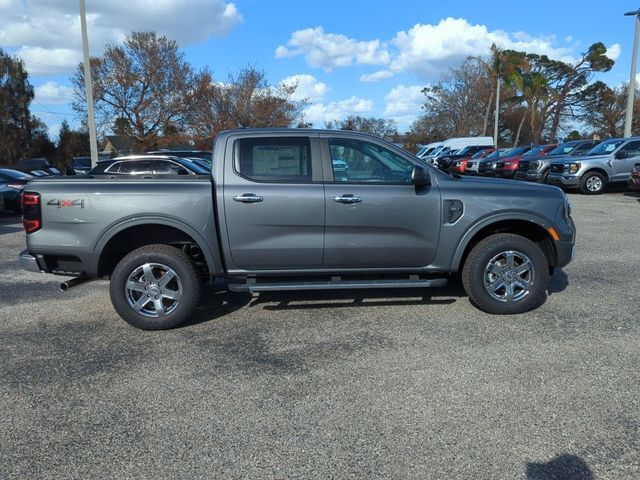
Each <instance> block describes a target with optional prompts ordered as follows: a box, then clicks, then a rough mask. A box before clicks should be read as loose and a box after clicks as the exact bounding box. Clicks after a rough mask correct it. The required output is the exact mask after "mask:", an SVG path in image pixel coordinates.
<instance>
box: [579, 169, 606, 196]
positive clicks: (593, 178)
mask: <svg viewBox="0 0 640 480" xmlns="http://www.w3.org/2000/svg"><path fill="white" fill-rule="evenodd" d="M604 186H605V179H604V176H603V175H602V174H601V173H598V172H587V173H585V174H584V175H583V176H582V179H581V180H580V191H581V192H582V193H584V194H585V195H597V194H599V193H602V190H604Z"/></svg>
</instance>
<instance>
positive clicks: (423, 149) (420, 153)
mask: <svg viewBox="0 0 640 480" xmlns="http://www.w3.org/2000/svg"><path fill="white" fill-rule="evenodd" d="M427 150H429V147H422V148H421V149H420V150H418V151H417V152H416V157H421V156H422V155H424V154H425V153H426V152H427Z"/></svg>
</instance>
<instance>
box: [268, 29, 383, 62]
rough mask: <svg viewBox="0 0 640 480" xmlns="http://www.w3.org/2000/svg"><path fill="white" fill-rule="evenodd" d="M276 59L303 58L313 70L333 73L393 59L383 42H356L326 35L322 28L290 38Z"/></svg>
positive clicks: (309, 30)
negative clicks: (320, 69) (355, 66)
mask: <svg viewBox="0 0 640 480" xmlns="http://www.w3.org/2000/svg"><path fill="white" fill-rule="evenodd" d="M275 55H276V58H286V57H295V56H299V55H304V57H305V59H306V60H307V63H308V64H309V65H311V66H312V67H320V68H323V69H324V70H325V71H327V72H330V71H331V70H333V69H334V68H336V67H348V66H351V65H354V64H359V65H386V64H388V63H389V60H390V56H389V52H388V51H387V49H386V45H385V44H383V43H382V42H381V41H380V40H370V41H365V42H361V41H357V40H354V39H352V38H349V37H346V36H345V35H340V34H335V33H325V32H324V29H323V28H322V27H316V28H306V29H304V30H298V31H295V32H293V33H292V34H291V38H290V39H289V41H288V42H287V45H286V46H284V45H280V46H279V47H278V48H276V52H275Z"/></svg>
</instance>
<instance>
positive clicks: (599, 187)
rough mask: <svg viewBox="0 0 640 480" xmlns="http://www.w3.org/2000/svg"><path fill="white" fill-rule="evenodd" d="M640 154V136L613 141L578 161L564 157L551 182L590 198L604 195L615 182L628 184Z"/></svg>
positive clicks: (555, 166)
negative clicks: (577, 190)
mask: <svg viewBox="0 0 640 480" xmlns="http://www.w3.org/2000/svg"><path fill="white" fill-rule="evenodd" d="M638 155H640V137H628V138H613V139H611V140H607V141H604V142H602V143H601V144H599V145H598V146H597V147H595V148H593V149H591V150H589V152H588V153H587V155H585V156H583V157H578V158H571V157H560V158H559V159H557V160H554V161H553V162H552V163H551V170H550V172H549V176H548V177H547V183H549V184H551V185H556V186H559V187H563V188H566V189H570V190H571V189H579V190H580V192H582V193H584V194H587V195H596V194H598V193H602V191H603V190H604V187H605V186H606V185H608V184H611V183H626V182H627V181H628V179H629V175H630V174H631V172H632V170H633V167H634V165H635V164H636V163H637V162H638V159H637V158H634V157H636V156H638Z"/></svg>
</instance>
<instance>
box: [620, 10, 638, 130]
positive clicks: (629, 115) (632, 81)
mask: <svg viewBox="0 0 640 480" xmlns="http://www.w3.org/2000/svg"><path fill="white" fill-rule="evenodd" d="M625 15H627V16H633V17H636V28H635V33H634V35H633V54H632V57H631V74H630V75H629V87H628V89H627V111H626V115H625V118H624V136H625V137H630V136H631V122H632V121H633V95H634V93H635V91H636V65H637V62H638V34H639V32H640V9H639V10H636V11H635V12H627V13H625Z"/></svg>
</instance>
